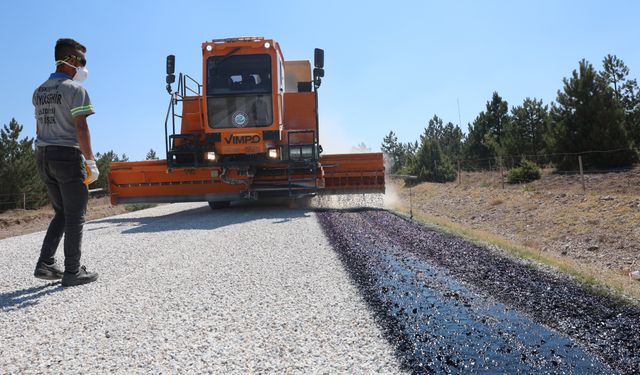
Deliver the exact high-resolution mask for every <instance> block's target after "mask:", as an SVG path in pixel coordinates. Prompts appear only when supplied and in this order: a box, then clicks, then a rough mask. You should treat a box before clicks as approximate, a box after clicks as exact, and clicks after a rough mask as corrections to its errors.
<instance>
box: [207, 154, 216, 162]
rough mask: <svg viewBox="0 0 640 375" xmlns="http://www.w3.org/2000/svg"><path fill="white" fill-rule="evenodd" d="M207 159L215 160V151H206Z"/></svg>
mask: <svg viewBox="0 0 640 375" xmlns="http://www.w3.org/2000/svg"><path fill="white" fill-rule="evenodd" d="M206 157H207V160H209V161H215V160H216V153H215V152H207V155H206Z"/></svg>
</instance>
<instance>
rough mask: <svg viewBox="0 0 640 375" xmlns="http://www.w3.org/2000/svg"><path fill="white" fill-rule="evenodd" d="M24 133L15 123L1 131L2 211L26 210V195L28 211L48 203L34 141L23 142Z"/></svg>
mask: <svg viewBox="0 0 640 375" xmlns="http://www.w3.org/2000/svg"><path fill="white" fill-rule="evenodd" d="M22 130H23V126H22V125H20V124H19V123H18V122H17V121H16V120H15V119H11V121H10V122H9V125H4V127H3V128H2V129H0V181H2V183H1V184H0V211H2V210H7V209H12V208H16V207H22V206H23V203H22V202H20V201H21V200H22V199H23V194H27V198H28V200H27V204H26V206H27V208H37V207H40V206H42V205H43V204H44V203H46V202H47V198H46V190H45V187H44V184H43V183H42V181H40V178H39V176H38V170H37V167H36V157H35V156H36V155H35V149H34V139H33V138H29V137H25V138H23V139H20V133H21V132H22Z"/></svg>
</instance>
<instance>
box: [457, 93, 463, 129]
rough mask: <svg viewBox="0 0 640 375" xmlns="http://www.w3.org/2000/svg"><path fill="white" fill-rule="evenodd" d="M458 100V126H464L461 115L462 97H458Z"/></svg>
mask: <svg viewBox="0 0 640 375" xmlns="http://www.w3.org/2000/svg"><path fill="white" fill-rule="evenodd" d="M456 101H457V102H458V126H459V127H460V128H462V120H461V117H460V98H456Z"/></svg>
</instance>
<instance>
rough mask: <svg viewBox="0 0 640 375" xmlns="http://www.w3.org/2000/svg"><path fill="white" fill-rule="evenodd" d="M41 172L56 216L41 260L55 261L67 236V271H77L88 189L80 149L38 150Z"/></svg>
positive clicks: (41, 252)
mask: <svg viewBox="0 0 640 375" xmlns="http://www.w3.org/2000/svg"><path fill="white" fill-rule="evenodd" d="M37 161H38V172H39V173H40V178H42V181H43V182H44V184H45V185H46V186H47V193H48V194H49V200H51V204H52V205H53V210H54V211H55V216H54V217H53V219H52V220H51V224H49V229H48V230H47V234H46V236H45V237H44V242H43V243H42V249H41V251H40V259H39V261H44V262H47V263H49V262H51V261H53V260H54V256H55V254H56V250H57V249H58V244H59V243H60V240H61V239H62V235H63V234H64V268H65V271H67V272H77V271H78V269H79V268H80V255H81V248H82V227H83V226H84V215H85V213H86V211H87V201H88V200H89V190H88V189H87V186H86V185H85V184H84V179H85V178H86V176H87V172H86V169H85V166H84V162H83V159H82V154H81V152H80V150H78V149H77V148H74V147H62V146H45V147H38V153H37Z"/></svg>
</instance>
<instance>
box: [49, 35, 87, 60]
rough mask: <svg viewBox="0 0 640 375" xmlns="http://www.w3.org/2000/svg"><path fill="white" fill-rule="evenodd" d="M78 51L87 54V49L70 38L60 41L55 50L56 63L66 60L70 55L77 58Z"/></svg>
mask: <svg viewBox="0 0 640 375" xmlns="http://www.w3.org/2000/svg"><path fill="white" fill-rule="evenodd" d="M76 51H81V52H87V48H86V47H85V46H83V45H82V44H80V43H78V42H76V41H75V40H73V39H70V38H61V39H58V41H57V42H56V49H55V58H56V61H58V60H64V58H65V57H67V56H69V55H74V56H75V54H76Z"/></svg>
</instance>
